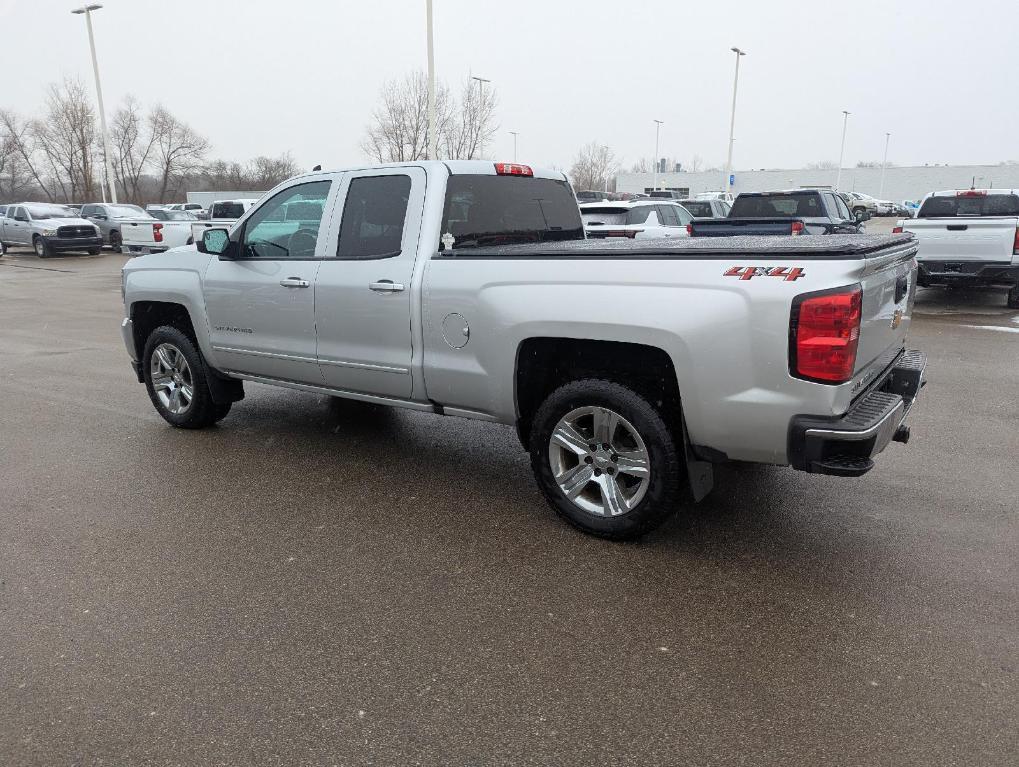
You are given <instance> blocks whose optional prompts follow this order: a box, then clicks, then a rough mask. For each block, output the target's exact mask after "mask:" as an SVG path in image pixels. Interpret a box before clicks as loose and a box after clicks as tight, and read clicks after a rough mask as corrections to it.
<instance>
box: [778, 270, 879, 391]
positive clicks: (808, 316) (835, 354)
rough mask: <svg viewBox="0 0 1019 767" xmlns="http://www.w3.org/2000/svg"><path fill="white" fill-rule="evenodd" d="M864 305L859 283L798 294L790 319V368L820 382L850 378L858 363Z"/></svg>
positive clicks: (800, 374)
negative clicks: (857, 355) (857, 356)
mask: <svg viewBox="0 0 1019 767" xmlns="http://www.w3.org/2000/svg"><path fill="white" fill-rule="evenodd" d="M862 308H863V290H862V289H861V288H860V286H859V285H854V286H852V287H848V288H840V289H838V290H834V291H824V292H821V293H807V294H805V295H803V296H800V297H799V298H797V299H796V300H795V301H794V302H793V310H792V316H791V318H790V321H789V330H790V339H789V340H790V343H789V353H790V360H789V362H790V365H789V367H790V372H791V373H792V374H793V375H794V376H796V377H797V378H805V379H807V380H808V381H815V382H817V383H825V384H841V383H845V382H846V381H848V380H850V379H851V378H852V377H853V368H854V367H856V351H857V348H858V346H859V343H860V320H861V316H862Z"/></svg>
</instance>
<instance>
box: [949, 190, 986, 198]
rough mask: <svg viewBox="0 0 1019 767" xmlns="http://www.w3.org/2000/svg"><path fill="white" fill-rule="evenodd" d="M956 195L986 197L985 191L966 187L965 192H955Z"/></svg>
mask: <svg viewBox="0 0 1019 767" xmlns="http://www.w3.org/2000/svg"><path fill="white" fill-rule="evenodd" d="M955 196H956V197H986V196H987V192H984V191H981V190H980V189H967V190H966V191H965V192H956V193H955Z"/></svg>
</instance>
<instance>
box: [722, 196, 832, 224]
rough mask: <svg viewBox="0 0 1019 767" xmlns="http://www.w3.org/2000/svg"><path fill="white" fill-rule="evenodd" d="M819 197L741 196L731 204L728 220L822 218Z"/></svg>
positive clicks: (822, 210) (822, 212)
mask: <svg viewBox="0 0 1019 767" xmlns="http://www.w3.org/2000/svg"><path fill="white" fill-rule="evenodd" d="M824 216H825V212H824V208H823V207H822V206H821V195H819V194H817V193H816V192H812V193H807V194H769V195H753V196H749V195H744V194H741V195H740V196H739V197H737V198H736V202H734V203H733V204H732V210H730V211H729V217H730V218H823V217H824Z"/></svg>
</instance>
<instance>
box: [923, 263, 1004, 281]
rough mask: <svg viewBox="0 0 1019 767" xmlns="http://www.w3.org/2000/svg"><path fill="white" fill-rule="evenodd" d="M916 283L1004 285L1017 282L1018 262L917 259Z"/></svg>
mask: <svg viewBox="0 0 1019 767" xmlns="http://www.w3.org/2000/svg"><path fill="white" fill-rule="evenodd" d="M917 264H918V266H919V272H918V274H917V283H918V284H919V285H920V286H921V287H924V288H926V287H930V286H932V285H1006V286H1012V285H1015V284H1016V283H1017V282H1019V264H1012V263H1009V262H1008V261H947V260H946V261H940V260H939V261H925V260H918V261H917Z"/></svg>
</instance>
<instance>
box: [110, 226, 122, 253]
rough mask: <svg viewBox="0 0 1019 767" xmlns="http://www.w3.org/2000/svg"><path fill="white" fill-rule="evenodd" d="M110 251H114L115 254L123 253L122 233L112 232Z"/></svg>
mask: <svg viewBox="0 0 1019 767" xmlns="http://www.w3.org/2000/svg"><path fill="white" fill-rule="evenodd" d="M110 250H112V251H113V252H114V253H120V251H121V247H120V232H118V231H117V230H116V229H114V230H113V231H112V232H110Z"/></svg>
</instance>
